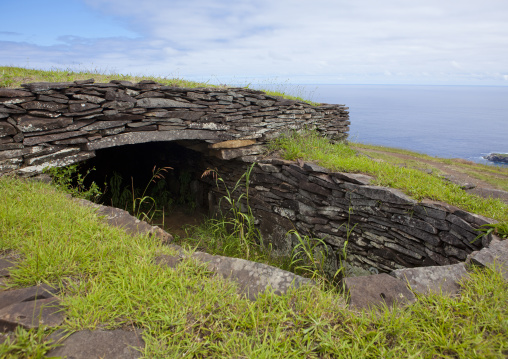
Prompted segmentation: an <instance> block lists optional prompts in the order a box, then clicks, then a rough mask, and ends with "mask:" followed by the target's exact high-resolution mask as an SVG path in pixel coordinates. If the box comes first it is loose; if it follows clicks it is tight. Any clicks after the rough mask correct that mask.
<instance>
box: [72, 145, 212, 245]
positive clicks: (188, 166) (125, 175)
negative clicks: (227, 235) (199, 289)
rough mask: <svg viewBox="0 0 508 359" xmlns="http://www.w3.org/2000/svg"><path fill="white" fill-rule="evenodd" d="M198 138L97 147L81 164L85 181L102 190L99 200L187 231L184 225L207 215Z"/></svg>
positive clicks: (174, 231) (170, 228)
mask: <svg viewBox="0 0 508 359" xmlns="http://www.w3.org/2000/svg"><path fill="white" fill-rule="evenodd" d="M200 148H206V145H205V146H204V143H202V142H200V141H179V142H178V143H176V142H151V143H143V144H136V145H128V146H119V147H112V148H107V149H102V150H97V151H96V157H94V158H92V159H90V160H88V161H86V162H83V164H82V165H81V166H80V172H81V173H83V174H84V173H86V172H87V171H88V170H91V169H93V170H92V171H91V172H90V174H89V175H88V176H87V178H86V181H85V185H89V184H91V183H92V181H93V182H95V183H96V184H97V185H99V186H100V187H101V190H102V192H103V193H104V194H103V196H102V198H101V200H100V202H101V203H102V204H104V205H108V206H113V207H117V208H121V209H125V210H127V211H129V212H131V214H134V215H137V216H138V218H141V219H144V220H147V221H150V222H151V223H152V224H154V225H160V226H163V227H164V229H166V230H167V231H168V232H169V233H171V234H173V235H175V234H176V235H179V236H182V235H185V231H184V230H183V227H185V225H189V224H190V225H196V224H199V223H200V222H201V221H202V220H203V218H204V216H205V215H207V214H208V208H209V204H208V192H209V189H210V188H209V187H210V185H209V184H207V183H206V182H204V181H202V180H201V176H202V174H203V172H204V171H205V170H206V163H205V159H204V155H203V153H201V152H199V151H196V150H194V149H200Z"/></svg>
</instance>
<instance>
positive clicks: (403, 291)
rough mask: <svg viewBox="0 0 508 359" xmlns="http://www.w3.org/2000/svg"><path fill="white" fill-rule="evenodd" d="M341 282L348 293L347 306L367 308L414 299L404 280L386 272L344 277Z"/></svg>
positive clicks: (404, 302)
mask: <svg viewBox="0 0 508 359" xmlns="http://www.w3.org/2000/svg"><path fill="white" fill-rule="evenodd" d="M343 284H344V286H345V289H346V291H347V292H348V293H349V306H350V307H352V308H354V309H369V308H372V307H376V306H380V305H383V304H384V303H385V304H386V305H387V306H389V307H391V306H393V305H394V304H411V303H413V302H415V301H416V298H415V296H414V294H413V293H412V292H411V291H410V290H409V289H408V288H407V287H406V284H405V283H404V282H402V281H401V280H398V279H396V278H393V277H392V276H390V275H388V274H386V273H382V274H376V275H370V276H362V277H349V278H344V279H343Z"/></svg>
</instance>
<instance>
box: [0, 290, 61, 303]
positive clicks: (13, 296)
mask: <svg viewBox="0 0 508 359" xmlns="http://www.w3.org/2000/svg"><path fill="white" fill-rule="evenodd" d="M57 292H58V289H56V288H52V287H50V286H49V285H47V284H42V285H37V286H33V287H28V288H21V289H14V290H5V291H1V292H0V309H2V308H5V307H8V306H10V305H12V304H15V303H20V302H29V301H33V300H39V299H48V298H51V297H53V295H54V294H56V293H57Z"/></svg>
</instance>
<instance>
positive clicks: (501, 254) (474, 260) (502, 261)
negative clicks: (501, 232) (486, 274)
mask: <svg viewBox="0 0 508 359" xmlns="http://www.w3.org/2000/svg"><path fill="white" fill-rule="evenodd" d="M467 263H469V264H473V265H478V266H481V267H487V266H491V265H493V264H494V263H495V264H496V266H497V269H498V270H499V271H500V272H501V274H502V275H503V277H504V279H505V280H506V281H508V240H506V239H505V240H496V239H495V240H492V242H491V243H490V246H489V247H487V248H483V249H482V250H480V251H477V252H473V253H471V254H470V255H469V256H468V259H467Z"/></svg>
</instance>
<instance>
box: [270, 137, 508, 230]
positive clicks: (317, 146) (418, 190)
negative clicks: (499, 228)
mask: <svg viewBox="0 0 508 359" xmlns="http://www.w3.org/2000/svg"><path fill="white" fill-rule="evenodd" d="M271 148H272V149H273V150H280V151H281V155H282V156H283V157H284V158H285V159H290V160H294V159H297V158H302V159H304V160H311V161H316V162H317V163H319V164H320V165H322V166H324V167H326V168H329V169H332V170H336V171H343V172H358V173H366V174H369V175H372V176H374V177H375V180H374V183H373V184H376V185H380V186H387V187H392V188H397V189H400V190H402V191H404V192H405V193H407V194H408V195H410V196H412V197H413V198H415V199H417V200H421V199H423V198H429V199H433V200H438V201H443V202H447V203H450V204H452V205H455V206H457V207H460V208H463V209H465V210H467V211H471V212H473V213H477V214H480V215H483V216H486V217H490V218H493V219H496V220H498V221H501V222H506V221H508V205H506V204H505V203H503V202H502V201H500V200H498V199H485V198H481V197H479V196H476V195H471V194H468V193H466V192H465V191H463V190H462V189H461V188H460V187H459V186H458V185H455V184H453V183H450V182H448V181H444V180H442V179H440V178H438V177H436V176H433V175H430V174H427V173H424V172H422V171H420V170H417V169H414V168H405V167H400V166H395V165H393V164H390V163H387V162H378V161H374V160H372V159H371V158H369V157H367V156H363V155H358V154H357V152H356V151H355V150H354V149H352V148H351V147H349V146H348V145H346V144H344V143H338V144H331V143H330V142H329V141H328V140H327V139H325V138H322V137H320V136H318V135H317V134H316V133H314V132H306V133H303V134H298V133H294V134H292V135H289V136H282V137H280V138H278V139H276V140H274V141H273V142H272V145H271Z"/></svg>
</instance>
